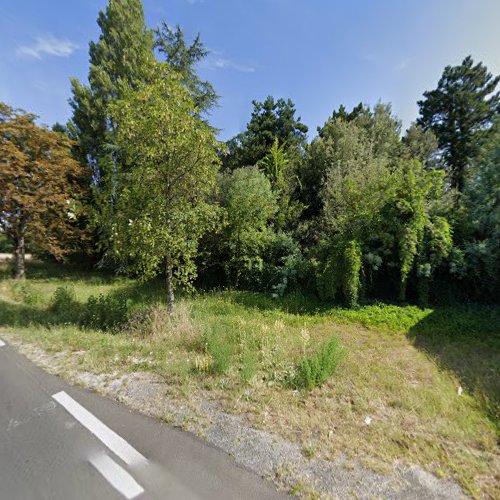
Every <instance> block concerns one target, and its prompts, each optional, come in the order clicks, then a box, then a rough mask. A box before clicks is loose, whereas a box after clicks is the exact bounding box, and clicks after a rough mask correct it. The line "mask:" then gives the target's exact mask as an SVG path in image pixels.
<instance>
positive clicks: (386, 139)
mask: <svg viewBox="0 0 500 500" xmlns="http://www.w3.org/2000/svg"><path fill="white" fill-rule="evenodd" d="M400 128H401V124H400V122H399V120H398V119H397V118H396V117H394V116H393V114H392V109H391V105H390V104H384V103H377V104H376V105H375V107H374V108H373V109H371V108H370V107H368V106H363V105H361V104H359V105H358V106H356V107H355V108H354V109H353V110H352V112H350V113H347V111H345V108H344V107H343V106H341V107H340V109H339V111H334V112H333V115H332V116H331V117H329V118H328V120H327V121H326V123H325V124H324V125H323V126H322V127H319V128H318V136H317V137H316V138H315V139H314V140H313V142H312V143H311V145H310V146H309V148H308V150H307V154H306V155H305V158H304V161H303V162H301V165H300V170H299V178H300V184H301V186H302V189H301V191H300V200H301V201H302V203H303V204H304V205H305V206H306V207H307V208H306V209H305V211H304V216H305V217H308V218H314V217H317V216H318V215H319V214H320V213H321V209H322V204H323V201H324V198H323V197H322V196H321V191H322V189H323V186H324V185H325V182H326V179H327V175H328V171H329V170H330V169H331V168H332V167H333V166H334V165H339V166H340V165H343V166H342V168H349V167H348V165H352V168H357V167H362V166H363V165H367V163H366V160H367V158H366V155H369V156H370V157H372V158H373V159H377V161H378V160H380V161H381V162H382V163H396V161H397V158H398V157H399V155H400V153H401V151H400V150H401V144H400V138H399V134H400ZM356 175H357V174H356ZM359 175H363V173H362V172H360V174H359Z"/></svg>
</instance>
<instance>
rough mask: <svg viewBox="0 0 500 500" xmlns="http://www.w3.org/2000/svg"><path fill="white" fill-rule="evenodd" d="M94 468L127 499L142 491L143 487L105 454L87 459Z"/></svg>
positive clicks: (129, 499)
mask: <svg viewBox="0 0 500 500" xmlns="http://www.w3.org/2000/svg"><path fill="white" fill-rule="evenodd" d="M89 462H90V463H91V464H92V465H93V466H94V467H95V468H96V470H97V471H98V472H99V473H100V474H101V475H102V476H103V477H104V479H106V481H108V483H109V484H110V485H111V486H113V488H114V489H115V490H117V491H118V492H119V493H121V494H122V495H123V496H124V497H125V498H126V499H127V500H132V499H133V498H135V497H137V496H139V495H140V494H141V493H144V488H143V487H142V486H141V485H140V484H139V483H138V482H137V481H136V480H135V479H134V478H133V477H132V476H131V475H130V474H129V473H128V472H127V471H126V470H125V469H124V468H122V467H120V466H119V465H118V464H117V463H116V462H115V461H114V460H112V459H111V458H110V457H108V456H107V455H104V454H102V455H98V456H96V457H93V458H91V459H90V460H89Z"/></svg>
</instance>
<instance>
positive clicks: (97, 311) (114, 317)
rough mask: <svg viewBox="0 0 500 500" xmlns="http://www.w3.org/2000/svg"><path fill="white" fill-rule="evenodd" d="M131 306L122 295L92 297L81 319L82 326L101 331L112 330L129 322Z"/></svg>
mask: <svg viewBox="0 0 500 500" xmlns="http://www.w3.org/2000/svg"><path fill="white" fill-rule="evenodd" d="M128 311H129V304H128V301H127V298H126V297H124V296H120V295H107V296H105V295H103V294H100V295H99V296H97V297H95V296H94V295H91V296H90V297H89V298H88V300H87V303H86V304H85V306H84V308H83V313H82V315H81V317H80V323H81V324H82V326H85V327H88V328H95V329H100V330H111V329H113V328H116V327H117V326H119V325H121V324H123V323H125V322H126V321H127V317H128Z"/></svg>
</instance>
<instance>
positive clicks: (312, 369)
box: [291, 337, 345, 389]
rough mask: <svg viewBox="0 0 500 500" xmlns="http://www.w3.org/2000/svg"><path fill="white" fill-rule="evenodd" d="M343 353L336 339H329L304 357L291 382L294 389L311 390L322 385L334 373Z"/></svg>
mask: <svg viewBox="0 0 500 500" xmlns="http://www.w3.org/2000/svg"><path fill="white" fill-rule="evenodd" d="M344 356H345V351H344V349H343V347H342V346H341V345H340V342H339V341H338V339H337V337H331V338H330V339H328V340H327V341H326V342H325V343H324V344H322V345H321V346H320V347H319V348H318V349H317V350H316V351H315V352H314V353H312V354H311V355H309V356H304V358H303V359H302V361H301V362H300V363H299V364H298V366H297V370H296V373H295V375H294V377H293V378H292V380H291V383H292V386H293V387H294V388H296V389H313V388H314V387H319V386H321V385H323V384H324V383H325V382H326V381H327V380H328V379H329V378H330V377H331V376H332V375H333V373H334V372H335V370H336V369H337V366H338V365H339V363H340V361H341V360H342V358H343V357H344Z"/></svg>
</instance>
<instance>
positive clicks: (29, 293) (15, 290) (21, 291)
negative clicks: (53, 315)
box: [11, 282, 40, 305]
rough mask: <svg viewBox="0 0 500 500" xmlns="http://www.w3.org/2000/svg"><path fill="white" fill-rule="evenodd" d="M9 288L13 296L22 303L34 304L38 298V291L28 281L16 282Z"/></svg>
mask: <svg viewBox="0 0 500 500" xmlns="http://www.w3.org/2000/svg"><path fill="white" fill-rule="evenodd" d="M11 289H12V295H13V296H14V298H15V299H16V300H18V301H20V302H23V303H24V304H28V305H34V304H36V303H37V302H39V300H40V292H39V291H38V290H36V289H35V288H33V286H31V285H30V284H29V283H26V282H21V283H19V282H16V283H14V285H12V288H11Z"/></svg>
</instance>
